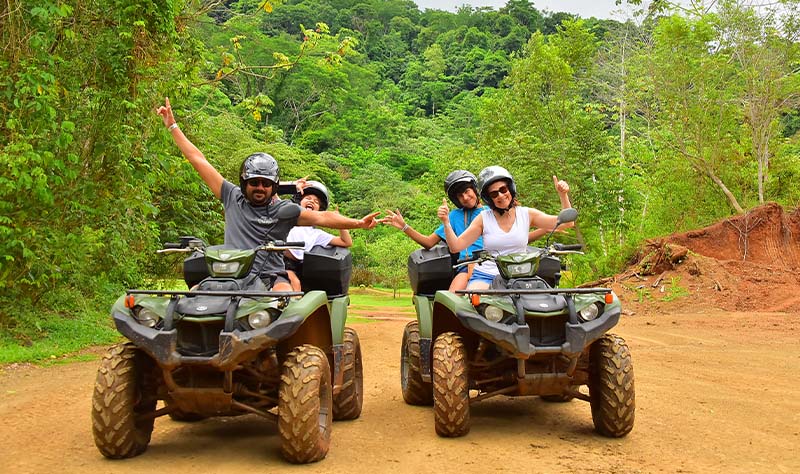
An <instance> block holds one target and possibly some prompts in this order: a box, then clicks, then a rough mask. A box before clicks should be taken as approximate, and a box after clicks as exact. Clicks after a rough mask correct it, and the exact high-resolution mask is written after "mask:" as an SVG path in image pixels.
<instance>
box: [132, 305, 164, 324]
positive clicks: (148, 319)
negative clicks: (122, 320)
mask: <svg viewBox="0 0 800 474" xmlns="http://www.w3.org/2000/svg"><path fill="white" fill-rule="evenodd" d="M133 317H134V319H136V322H137V323H139V324H141V325H142V326H147V327H149V328H153V327H156V324H158V320H159V319H161V317H160V316H159V315H158V313H156V312H155V311H153V310H150V309H147V308H143V307H141V306H140V307H139V308H138V309H137V310H135V311H134V312H133Z"/></svg>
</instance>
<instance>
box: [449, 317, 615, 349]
mask: <svg viewBox="0 0 800 474" xmlns="http://www.w3.org/2000/svg"><path fill="white" fill-rule="evenodd" d="M621 309H622V308H621V307H620V306H619V305H616V306H614V307H611V308H608V309H607V310H606V311H605V312H603V314H601V315H600V316H598V317H597V318H596V319H594V320H593V321H589V322H585V323H578V324H572V323H569V322H567V323H565V325H566V328H565V341H564V343H563V344H561V345H558V346H541V345H534V344H531V332H530V328H529V327H528V325H521V324H517V323H511V324H506V323H495V322H492V321H489V320H488V319H486V318H485V317H484V316H482V315H480V314H479V313H477V312H474V311H463V310H458V311H456V317H458V319H459V321H461V324H463V325H464V327H466V328H469V329H470V330H471V331H473V332H475V333H477V334H479V335H480V336H481V337H484V338H486V339H488V340H490V341H492V342H494V343H495V344H497V345H498V346H500V347H502V348H504V349H505V350H507V351H509V352H511V353H512V354H513V355H514V357H518V358H530V357H532V356H534V355H537V354H564V355H567V356H576V355H578V354H580V353H581V352H583V349H584V348H586V347H587V346H588V345H589V344H591V343H592V342H594V341H595V340H597V339H599V338H600V337H601V336H602V335H603V334H605V333H606V332H608V331H609V330H610V329H611V328H613V327H614V326H616V325H617V323H618V322H619V316H620V312H621Z"/></svg>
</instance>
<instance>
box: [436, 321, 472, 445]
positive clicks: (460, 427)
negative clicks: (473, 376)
mask: <svg viewBox="0 0 800 474" xmlns="http://www.w3.org/2000/svg"><path fill="white" fill-rule="evenodd" d="M468 368H469V367H468V365H467V348H466V346H465V345H464V341H463V340H462V339H461V336H459V335H458V334H456V333H454V332H446V333H444V334H442V335H440V336H439V337H437V338H436V342H435V343H434V344H433V411H434V424H435V426H436V434H438V435H439V436H445V437H449V438H455V437H458V436H464V435H465V434H467V433H469V370H468Z"/></svg>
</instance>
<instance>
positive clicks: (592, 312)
mask: <svg viewBox="0 0 800 474" xmlns="http://www.w3.org/2000/svg"><path fill="white" fill-rule="evenodd" d="M601 308H602V305H601V304H600V303H592V304H590V305H589V306H587V307H585V308H583V309H582V310H580V311H578V316H579V317H580V319H581V321H584V322H589V321H592V320H594V319H595V318H596V317H597V316H598V315H599V314H600V313H601V312H602V311H601Z"/></svg>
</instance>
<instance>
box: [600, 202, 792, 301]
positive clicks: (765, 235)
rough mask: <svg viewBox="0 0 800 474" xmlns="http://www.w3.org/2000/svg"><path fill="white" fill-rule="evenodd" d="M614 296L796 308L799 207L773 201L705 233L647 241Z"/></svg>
mask: <svg viewBox="0 0 800 474" xmlns="http://www.w3.org/2000/svg"><path fill="white" fill-rule="evenodd" d="M611 283H612V286H613V287H614V288H615V290H616V291H617V293H618V294H619V295H620V298H621V299H623V300H624V301H626V303H629V305H628V307H629V308H631V309H632V310H635V306H636V304H637V303H647V304H648V305H651V306H652V305H653V304H654V303H659V302H661V303H669V302H670V301H671V300H673V299H674V300H676V301H678V302H679V304H687V301H686V299H685V298H678V296H681V295H682V294H683V295H685V294H686V293H687V292H688V294H689V295H690V296H691V297H692V298H694V299H698V298H700V299H702V302H700V303H701V305H702V306H712V307H716V308H720V309H726V310H732V311H733V310H736V311H787V310H790V308H792V307H794V306H795V305H798V304H800V208H799V209H796V210H794V211H792V212H784V210H783V208H782V207H781V206H780V205H778V204H775V203H769V204H765V205H763V206H760V207H757V208H755V209H753V210H751V211H750V212H748V213H747V214H744V215H739V216H734V217H731V218H728V219H725V220H723V221H720V222H717V223H716V224H714V225H711V226H708V227H705V228H703V229H698V230H691V231H689V232H684V233H678V234H672V235H669V236H666V237H662V238H658V239H652V240H649V241H647V242H646V244H645V245H644V246H643V247H642V249H641V251H640V252H639V253H638V255H636V256H635V258H634V260H633V261H632V262H631V264H630V266H629V267H628V270H627V271H626V272H624V273H622V274H620V275H617V276H616V277H615V278H614V279H613V282H611Z"/></svg>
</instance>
